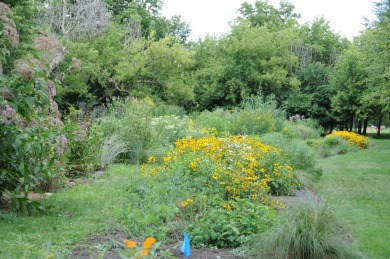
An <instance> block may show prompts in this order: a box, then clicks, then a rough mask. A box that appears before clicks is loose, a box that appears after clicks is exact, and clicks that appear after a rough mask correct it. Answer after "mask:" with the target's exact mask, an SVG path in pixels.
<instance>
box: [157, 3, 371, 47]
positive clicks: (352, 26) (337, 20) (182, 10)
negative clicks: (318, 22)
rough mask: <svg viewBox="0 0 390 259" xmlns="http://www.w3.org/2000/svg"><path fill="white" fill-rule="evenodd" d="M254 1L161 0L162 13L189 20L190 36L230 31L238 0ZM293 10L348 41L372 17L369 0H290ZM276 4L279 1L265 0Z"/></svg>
mask: <svg viewBox="0 0 390 259" xmlns="http://www.w3.org/2000/svg"><path fill="white" fill-rule="evenodd" d="M255 1H256V0H247V1H243V0H164V6H163V12H162V13H163V15H164V16H166V17H168V18H170V17H172V16H173V15H181V16H182V19H183V20H185V21H186V22H189V23H190V26H191V30H192V33H191V36H190V38H191V39H198V38H199V37H204V36H206V35H207V34H209V35H217V36H220V35H223V34H225V33H228V32H229V30H230V26H229V22H231V21H232V20H234V18H235V17H236V15H237V10H238V9H239V8H240V6H241V3H243V2H248V3H251V4H253V3H254V2H255ZM289 2H291V3H292V4H293V5H294V6H295V12H296V13H300V14H301V15H302V19H301V21H300V22H301V23H305V22H309V21H312V20H313V19H314V18H316V17H322V16H323V17H324V18H325V20H326V21H329V23H330V26H331V28H332V29H333V30H334V31H335V32H336V33H339V34H340V35H342V36H345V37H347V38H349V39H350V40H352V38H353V37H354V36H357V35H358V34H359V32H360V31H361V30H364V26H363V22H364V17H367V18H369V19H374V18H375V15H374V14H373V10H374V7H375V4H374V1H373V0H290V1H289ZM269 3H270V4H272V5H274V6H276V7H278V6H279V0H269Z"/></svg>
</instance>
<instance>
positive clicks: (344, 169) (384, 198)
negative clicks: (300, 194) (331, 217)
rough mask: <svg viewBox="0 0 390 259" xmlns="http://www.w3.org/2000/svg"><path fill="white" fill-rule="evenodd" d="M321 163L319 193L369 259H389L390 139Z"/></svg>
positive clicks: (384, 139)
mask: <svg viewBox="0 0 390 259" xmlns="http://www.w3.org/2000/svg"><path fill="white" fill-rule="evenodd" d="M373 144H374V145H373V146H371V147H370V148H369V149H367V150H362V151H358V152H351V153H348V154H345V155H339V156H335V157H330V158H328V159H325V160H322V161H320V163H321V165H322V166H323V172H324V173H323V177H322V179H321V180H320V181H319V183H318V186H317V188H318V192H319V193H320V195H321V196H322V197H323V198H325V199H326V201H327V202H328V203H329V205H330V206H331V208H332V209H333V211H334V212H335V214H336V215H337V216H339V217H340V219H341V220H342V221H344V222H345V223H346V225H347V228H348V230H349V231H350V232H351V233H352V236H353V238H354V239H355V241H356V245H357V247H358V248H359V249H361V250H362V251H363V252H364V253H366V255H367V256H368V258H390V243H389V242H390V188H389V184H390V159H389V158H390V139H389V138H387V139H386V138H383V137H382V138H381V139H374V140H373Z"/></svg>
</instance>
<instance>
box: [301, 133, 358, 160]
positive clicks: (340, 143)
mask: <svg viewBox="0 0 390 259" xmlns="http://www.w3.org/2000/svg"><path fill="white" fill-rule="evenodd" d="M307 144H308V145H309V146H310V147H312V148H313V149H315V150H316V151H317V154H318V156H319V157H321V158H326V157H329V156H334V155H340V154H346V153H348V152H350V151H353V150H354V149H357V147H354V146H351V145H349V144H348V143H347V141H346V140H344V139H341V138H338V137H335V136H334V137H331V136H329V137H326V138H321V139H310V140H307Z"/></svg>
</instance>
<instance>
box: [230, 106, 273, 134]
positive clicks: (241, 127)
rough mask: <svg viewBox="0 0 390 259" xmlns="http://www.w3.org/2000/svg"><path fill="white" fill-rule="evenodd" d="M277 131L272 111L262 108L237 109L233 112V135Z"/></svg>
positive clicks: (231, 131)
mask: <svg viewBox="0 0 390 259" xmlns="http://www.w3.org/2000/svg"><path fill="white" fill-rule="evenodd" d="M274 131H276V125H275V120H274V118H273V117H272V114H271V113H270V112H264V111H262V110H236V111H235V112H234V113H233V114H232V120H231V121H230V129H229V132H230V133H231V134H233V135H239V134H241V135H259V134H264V133H269V132H274Z"/></svg>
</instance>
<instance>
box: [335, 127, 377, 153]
mask: <svg viewBox="0 0 390 259" xmlns="http://www.w3.org/2000/svg"><path fill="white" fill-rule="evenodd" d="M327 137H339V138H342V139H344V140H346V141H347V142H348V144H350V145H352V146H356V147H358V148H360V149H365V148H367V146H368V145H369V144H370V140H369V138H368V137H365V136H362V135H359V134H356V133H354V132H349V131H345V130H343V131H335V132H333V133H331V134H328V135H327Z"/></svg>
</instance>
